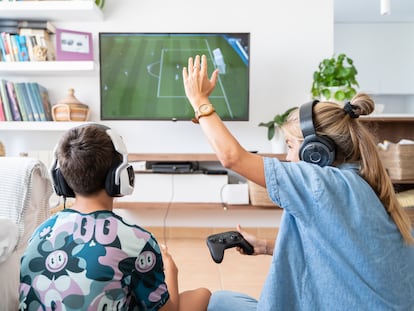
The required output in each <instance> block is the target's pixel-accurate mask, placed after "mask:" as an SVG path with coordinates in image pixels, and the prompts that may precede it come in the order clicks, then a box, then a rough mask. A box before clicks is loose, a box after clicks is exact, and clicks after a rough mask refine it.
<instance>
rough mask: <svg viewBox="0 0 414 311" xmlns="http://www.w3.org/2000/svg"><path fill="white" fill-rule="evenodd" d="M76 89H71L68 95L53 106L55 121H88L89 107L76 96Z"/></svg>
mask: <svg viewBox="0 0 414 311" xmlns="http://www.w3.org/2000/svg"><path fill="white" fill-rule="evenodd" d="M74 94H75V90H74V89H72V88H71V89H69V93H68V96H67V97H66V98H64V99H62V100H61V101H60V102H58V103H57V104H56V105H54V106H53V107H52V117H53V120H54V121H87V120H88V118H89V107H88V105H85V104H83V103H81V102H80V101H79V100H78V99H77V98H76V97H75V95H74Z"/></svg>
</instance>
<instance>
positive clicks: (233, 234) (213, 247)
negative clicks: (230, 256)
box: [207, 231, 254, 263]
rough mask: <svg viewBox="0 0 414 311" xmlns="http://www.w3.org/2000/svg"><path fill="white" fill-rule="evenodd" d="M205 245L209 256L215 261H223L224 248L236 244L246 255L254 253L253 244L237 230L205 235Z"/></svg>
mask: <svg viewBox="0 0 414 311" xmlns="http://www.w3.org/2000/svg"><path fill="white" fill-rule="evenodd" d="M207 246H208V249H209V250H210V254H211V257H212V258H213V260H214V261H215V262H216V263H221V262H222V261H223V257H224V250H225V249H227V248H231V247H237V246H238V247H241V248H242V249H243V251H244V252H245V253H246V254H248V255H251V254H253V253H254V249H253V246H252V245H251V244H250V243H249V242H247V241H246V240H245V239H244V237H243V236H242V235H241V234H240V232H237V231H227V232H222V233H217V234H213V235H210V236H209V237H207Z"/></svg>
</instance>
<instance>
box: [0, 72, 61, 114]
mask: <svg viewBox="0 0 414 311" xmlns="http://www.w3.org/2000/svg"><path fill="white" fill-rule="evenodd" d="M52 120H53V118H52V113H51V104H50V99H49V92H48V90H47V89H46V88H45V87H44V86H42V85H40V84H39V83H37V82H12V81H7V80H5V79H1V80H0V121H52Z"/></svg>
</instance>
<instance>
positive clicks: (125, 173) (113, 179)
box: [50, 124, 135, 198]
mask: <svg viewBox="0 0 414 311" xmlns="http://www.w3.org/2000/svg"><path fill="white" fill-rule="evenodd" d="M94 125H96V126H100V127H102V128H104V129H105V131H106V133H107V134H108V136H109V137H110V138H111V141H112V144H113V145H114V148H115V150H116V151H117V152H118V153H119V154H121V155H122V162H120V163H117V164H116V165H114V166H113V167H112V168H111V169H110V170H109V171H108V173H107V175H106V179H105V190H106V192H107V193H108V195H109V196H111V197H121V196H124V195H127V194H131V193H132V191H133V190H134V182H135V173H134V169H133V167H132V166H131V165H130V164H129V163H128V152H127V149H126V147H125V144H124V142H123V140H122V137H121V136H119V135H118V134H117V133H116V132H115V131H114V130H112V129H110V128H109V127H107V126H105V125H102V124H94ZM82 126H85V125H81V126H80V127H82ZM56 147H57V146H56ZM56 147H55V151H54V152H53V154H54V159H53V163H52V167H51V169H50V173H51V176H52V181H53V187H54V189H55V192H56V194H57V195H59V196H63V197H65V198H66V197H67V198H74V197H75V193H74V192H73V190H72V188H71V187H70V186H69V185H68V184H67V182H66V180H65V178H64V177H63V174H62V172H61V171H60V168H59V162H58V159H57V154H56Z"/></svg>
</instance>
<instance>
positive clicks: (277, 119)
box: [259, 107, 297, 153]
mask: <svg viewBox="0 0 414 311" xmlns="http://www.w3.org/2000/svg"><path fill="white" fill-rule="evenodd" d="M296 108H297V107H292V108H289V109H288V110H286V111H285V112H284V113H282V114H277V115H275V116H274V118H273V120H271V121H269V122H261V123H259V126H263V127H267V139H269V140H270V141H271V142H272V152H273V153H285V152H286V143H285V137H284V135H283V133H282V130H281V129H280V127H281V126H282V125H283V123H285V121H286V119H287V117H288V116H289V114H290V113H291V112H292V111H293V110H294V109H296Z"/></svg>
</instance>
